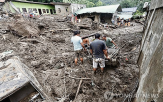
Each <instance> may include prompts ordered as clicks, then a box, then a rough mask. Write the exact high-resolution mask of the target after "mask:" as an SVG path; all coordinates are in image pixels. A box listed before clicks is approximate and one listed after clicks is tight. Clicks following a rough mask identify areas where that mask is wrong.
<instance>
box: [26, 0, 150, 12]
mask: <svg viewBox="0 0 163 102" xmlns="http://www.w3.org/2000/svg"><path fill="white" fill-rule="evenodd" d="M27 1H34V2H44V3H49V2H65V3H78V4H86V6H87V7H96V6H103V5H112V4H121V7H122V8H129V7H138V10H139V11H140V12H142V11H143V5H144V3H145V2H150V1H151V0H27Z"/></svg>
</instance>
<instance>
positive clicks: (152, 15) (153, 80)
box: [135, 0, 163, 102]
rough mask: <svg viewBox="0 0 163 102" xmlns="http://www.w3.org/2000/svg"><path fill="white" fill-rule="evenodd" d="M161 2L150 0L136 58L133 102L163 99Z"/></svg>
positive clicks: (150, 101)
mask: <svg viewBox="0 0 163 102" xmlns="http://www.w3.org/2000/svg"><path fill="white" fill-rule="evenodd" d="M162 7H163V2H162V1H160V0H152V1H151V7H150V11H149V14H148V17H147V20H148V23H147V26H146V30H145V32H144V35H143V39H142V44H141V49H140V50H141V52H140V56H139V60H138V64H139V67H140V81H139V87H138V91H137V94H136V99H135V102H162V100H163V24H162V22H163V16H162V15H163V8H162Z"/></svg>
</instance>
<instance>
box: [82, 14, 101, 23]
mask: <svg viewBox="0 0 163 102" xmlns="http://www.w3.org/2000/svg"><path fill="white" fill-rule="evenodd" d="M85 18H91V19H92V20H93V21H95V22H98V23H100V14H96V13H94V14H83V15H80V20H81V21H82V20H83V19H85Z"/></svg>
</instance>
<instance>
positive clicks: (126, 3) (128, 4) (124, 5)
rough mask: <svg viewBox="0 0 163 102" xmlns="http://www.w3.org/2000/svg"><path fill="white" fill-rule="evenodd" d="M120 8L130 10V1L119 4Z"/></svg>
mask: <svg viewBox="0 0 163 102" xmlns="http://www.w3.org/2000/svg"><path fill="white" fill-rule="evenodd" d="M121 7H122V8H130V7H132V4H131V1H130V0H123V1H122V2H121Z"/></svg>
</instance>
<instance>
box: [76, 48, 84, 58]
mask: <svg viewBox="0 0 163 102" xmlns="http://www.w3.org/2000/svg"><path fill="white" fill-rule="evenodd" d="M79 57H80V58H83V49H81V50H77V51H75V58H79Z"/></svg>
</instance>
